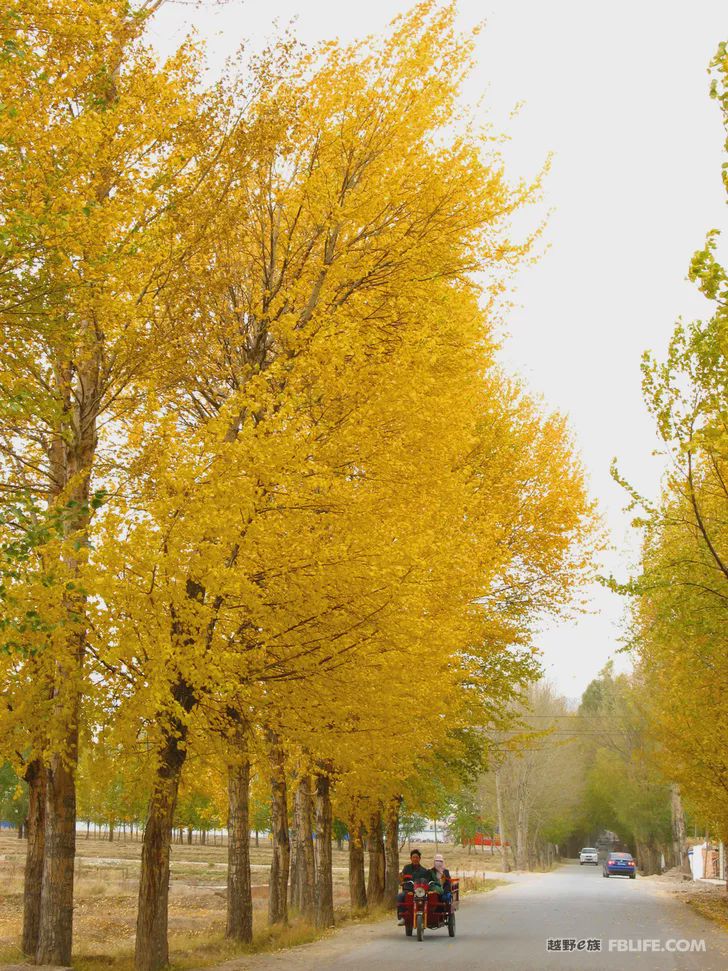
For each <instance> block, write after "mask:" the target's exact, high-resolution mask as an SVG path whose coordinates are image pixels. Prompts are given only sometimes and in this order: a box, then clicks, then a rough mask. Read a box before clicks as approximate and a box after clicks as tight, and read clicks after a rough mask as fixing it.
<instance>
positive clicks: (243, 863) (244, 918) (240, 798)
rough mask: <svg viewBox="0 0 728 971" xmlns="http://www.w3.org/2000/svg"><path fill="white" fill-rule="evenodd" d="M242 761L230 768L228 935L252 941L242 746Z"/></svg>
mask: <svg viewBox="0 0 728 971" xmlns="http://www.w3.org/2000/svg"><path fill="white" fill-rule="evenodd" d="M238 754H239V760H238V761H236V762H233V763H232V764H231V765H230V766H229V767H228V879H227V927H226V930H225V935H226V936H227V937H230V938H232V939H233V940H236V941H243V942H244V943H245V944H250V943H251V941H252V940H253V897H252V887H251V879H250V821H249V816H250V812H249V799H250V758H249V756H248V753H247V751H246V749H245V748H244V747H243V744H241V745H240V746H239V749H238Z"/></svg>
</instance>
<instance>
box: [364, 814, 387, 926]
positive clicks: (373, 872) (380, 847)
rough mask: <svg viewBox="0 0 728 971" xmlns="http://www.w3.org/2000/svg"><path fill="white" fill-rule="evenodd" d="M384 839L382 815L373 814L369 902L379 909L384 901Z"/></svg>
mask: <svg viewBox="0 0 728 971" xmlns="http://www.w3.org/2000/svg"><path fill="white" fill-rule="evenodd" d="M384 879H385V863H384V837H383V834H382V814H381V812H376V813H373V814H372V817H371V820H370V823H369V880H368V882H367V900H368V901H369V905H370V906H371V907H377V906H379V904H381V903H383V901H384Z"/></svg>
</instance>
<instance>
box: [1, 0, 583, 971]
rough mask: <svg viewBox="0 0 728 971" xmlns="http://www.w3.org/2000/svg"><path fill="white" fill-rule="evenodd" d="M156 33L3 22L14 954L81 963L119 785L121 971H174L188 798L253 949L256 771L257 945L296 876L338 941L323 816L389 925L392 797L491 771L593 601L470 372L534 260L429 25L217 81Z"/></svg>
mask: <svg viewBox="0 0 728 971" xmlns="http://www.w3.org/2000/svg"><path fill="white" fill-rule="evenodd" d="M160 4H161V0H143V2H140V3H138V4H136V5H134V4H133V3H131V2H130V0H72V2H68V3H66V4H63V5H58V4H57V3H55V2H51V0H11V2H10V3H6V4H5V5H4V6H3V9H2V13H0V30H1V31H2V45H1V47H0V50H1V51H2V54H1V56H0V95H1V97H0V101H1V102H2V107H1V108H0V142H2V145H3V152H2V161H1V163H0V211H1V212H2V213H3V216H2V222H1V223H0V320H1V322H2V328H3V342H2V350H1V351H0V354H1V364H2V368H1V369H0V370H1V373H2V375H3V377H2V386H1V388H0V392H1V399H0V408H1V413H0V453H1V456H2V457H1V459H0V461H1V462H2V469H3V486H2V520H1V522H0V530H1V531H2V547H1V549H2V586H1V587H0V594H1V596H2V605H3V615H2V651H1V652H0V665H1V672H2V673H1V678H2V681H1V684H2V691H1V692H0V697H1V698H2V701H1V702H0V740H1V742H0V744H1V745H2V756H3V757H4V758H6V759H8V760H10V761H11V762H12V763H13V764H14V766H15V769H16V771H17V772H18V773H19V774H21V775H22V776H23V777H24V779H25V780H26V782H27V785H28V798H29V813H28V820H29V838H28V855H27V865H26V876H25V897H24V928H23V940H22V945H23V950H24V951H25V952H26V953H27V954H29V955H30V956H32V957H34V958H35V959H36V960H37V961H38V962H39V963H51V964H68V963H69V962H70V960H71V949H72V914H73V871H74V852H75V850H74V847H75V838H76V821H77V810H76V800H77V793H76V783H77V770H78V766H79V759H82V760H90V761H93V760H96V761H97V762H98V763H99V764H100V763H101V762H103V760H106V761H107V763H108V765H107V769H106V770H105V771H106V777H107V778H108V779H109V780H110V784H111V781H112V777H113V771H112V768H111V766H112V764H113V766H117V767H120V766H124V765H127V764H128V766H130V768H129V769H128V770H125V771H128V772H130V773H132V774H133V772H134V771H136V772H138V773H139V775H140V776H143V777H144V779H145V781H146V783H147V790H146V791H148V802H147V809H146V819H145V826H144V841H143V847H142V860H141V879H140V886H139V900H138V919H137V937H136V967H137V969H138V971H151V969H157V968H161V967H164V966H165V965H166V964H167V963H168V946H167V897H168V886H169V855H170V841H171V838H172V829H173V826H174V823H175V809H176V805H177V803H178V799H179V796H180V786H181V785H184V779H185V770H186V767H187V766H188V764H192V765H193V766H194V771H195V772H196V771H198V767H199V764H200V762H201V761H205V764H209V763H210V762H213V763H215V764H216V766H217V767H218V769H220V768H221V767H222V769H223V771H224V772H225V773H226V778H227V796H228V810H227V815H228V828H229V833H230V845H229V876H228V881H229V883H228V891H229V892H228V933H229V935H230V936H232V937H234V938H238V939H240V940H243V941H246V940H249V939H250V937H251V933H252V907H251V900H250V867H249V861H248V833H249V829H250V815H249V789H250V779H251V772H252V773H253V774H254V775H255V778H256V779H257V780H260V779H263V780H265V783H266V785H267V786H268V789H269V793H270V795H269V798H270V805H271V827H272V831H273V838H274V861H273V866H272V872H271V878H270V913H269V917H270V920H271V921H274V922H282V921H286V920H287V913H288V897H289V894H288V886H289V877H290V875H291V873H290V871H291V852H293V859H294V863H295V865H294V871H293V881H294V886H296V887H300V888H301V891H300V895H298V896H295V895H294V899H295V901H296V903H297V905H298V906H300V908H301V909H302V910H303V911H304V912H305V913H306V914H307V915H309V916H311V917H312V919H314V920H315V922H316V923H317V924H319V925H327V924H330V923H331V922H332V920H333V904H332V888H331V858H330V848H331V842H330V839H329V836H330V834H331V826H332V818H333V814H334V812H335V813H336V815H337V816H338V817H339V818H340V819H343V820H346V821H347V822H348V825H349V831H350V832H351V833H353V834H355V838H354V839H352V840H351V843H350V847H351V857H352V866H351V873H352V878H351V879H352V897H353V900H354V903H355V904H356V905H363V904H364V902H365V900H367V899H368V900H369V902H370V903H371V902H375V903H376V902H377V901H379V900H381V899H383V897H384V895H385V893H386V894H388V895H389V897H390V898H391V896H392V893H393V887H394V881H395V878H396V872H397V869H398V861H397V857H396V850H397V842H396V835H395V834H396V831H397V815H398V807H399V805H400V800H401V798H402V797H404V798H405V799H407V800H408V801H413V799H412V797H414V796H416V794H417V792H418V791H420V790H421V788H422V786H423V781H422V780H423V779H428V778H433V779H434V778H438V779H440V780H442V779H447V778H448V773H450V775H451V776H453V777H454V776H455V775H457V774H458V773H462V772H464V771H466V769H467V768H468V766H470V767H472V762H473V758H474V757H475V755H477V757H478V758H482V749H483V745H482V743H481V742H479V741H478V740H479V739H480V737H481V736H480V734H479V733H478V731H476V729H477V728H478V727H479V726H482V725H496V726H497V725H499V724H501V723H502V722H503V721H504V720H505V719H506V717H507V715H506V710H507V707H508V702H509V700H510V699H511V698H512V696H513V695H514V693H516V692H517V691H519V690H520V689H521V688H522V686H523V685H524V684H525V683H526V682H527V681H528V680H529V679H530V678H532V677H533V675H534V673H535V663H534V660H533V656H532V653H531V651H530V650H529V648H528V633H529V629H530V625H531V623H532V621H533V619H534V617H535V616H537V615H538V614H539V612H542V611H544V610H558V609H559V608H560V607H561V606H562V605H563V604H564V603H565V602H566V600H567V598H568V596H569V593H570V589H571V588H572V586H573V584H574V583H575V582H577V581H579V580H580V579H581V577H582V575H583V573H584V570H585V569H586V567H587V559H588V557H587V555H586V554H585V549H586V546H587V545H588V536H589V534H590V530H591V526H592V522H591V520H592V511H591V508H590V506H589V503H588V502H587V500H586V498H585V493H584V487H583V481H582V472H581V469H580V466H579V463H578V461H577V460H576V459H575V457H574V454H573V451H572V446H571V443H570V439H569V436H568V433H567V430H566V428H565V425H564V422H563V420H562V419H561V418H560V417H558V416H554V415H548V414H545V413H544V412H543V411H542V409H541V407H540V406H539V405H537V404H536V403H534V402H533V401H532V400H531V399H529V397H528V396H527V395H526V394H525V393H524V392H523V390H522V389H521V388H520V387H519V385H518V383H517V382H516V381H514V380H511V379H509V378H508V377H507V376H506V375H504V374H503V373H502V371H501V370H500V369H499V367H498V366H497V364H496V363H495V359H494V351H495V343H496V327H497V325H498V320H499V312H500V311H499V307H500V306H501V303H500V300H499V297H500V295H501V294H502V292H503V290H504V288H505V287H506V285H507V283H508V280H509V277H510V275H511V273H512V272H513V270H514V268H515V267H516V266H517V265H518V264H519V263H520V261H521V260H522V259H523V258H524V257H526V256H527V255H528V254H529V252H530V250H531V246H532V243H533V240H532V239H526V240H523V241H513V240H512V239H511V237H510V235H509V231H508V226H509V219H510V217H511V216H512V214H513V213H514V212H516V211H517V210H519V209H520V208H521V207H523V206H524V205H526V204H528V203H529V202H530V201H531V200H532V199H533V198H534V194H535V193H536V192H537V191H538V182H536V183H534V184H521V183H518V184H509V182H508V181H506V178H505V175H504V172H503V167H502V164H501V161H500V159H499V157H498V155H497V153H496V152H495V150H494V148H493V143H492V142H491V141H489V139H488V137H487V136H485V135H482V134H481V133H480V132H479V130H478V129H477V126H475V125H474V124H468V123H467V118H466V117H464V115H465V113H464V110H463V109H462V107H461V102H460V100H459V90H460V86H461V83H462V80H463V78H464V76H465V75H466V73H467V71H468V69H469V65H470V58H471V53H472V38H471V37H462V36H460V35H459V34H458V33H457V32H456V30H455V28H454V18H455V11H454V8H453V7H452V6H449V5H448V6H445V7H442V6H440V5H438V4H435V3H432V2H426V3H423V4H420V5H418V6H416V7H415V8H414V9H413V11H412V12H411V13H410V14H408V15H407V16H405V17H403V18H400V19H399V20H398V21H396V22H395V23H394V25H393V27H392V29H391V31H390V33H389V34H388V35H387V36H386V37H385V38H384V39H383V40H381V41H369V42H367V43H365V44H363V45H354V46H351V47H342V46H339V45H338V44H325V45H323V46H321V47H320V48H317V49H315V50H313V51H308V50H304V49H301V48H300V47H299V46H298V45H297V44H295V43H293V42H292V41H290V39H287V38H284V39H283V40H281V41H280V42H277V43H275V44H273V45H272V46H271V47H270V49H268V50H266V51H264V52H263V53H262V54H260V55H259V56H256V57H254V58H252V59H251V60H250V61H249V62H248V63H247V64H246V65H245V66H244V67H243V66H240V65H233V66H232V67H231V69H230V71H229V72H228V73H227V74H226V75H225V77H224V79H222V80H220V81H219V82H216V83H206V82H204V81H203V78H204V64H203V61H202V57H201V53H200V51H199V50H198V48H197V47H196V45H195V44H193V43H191V42H185V43H184V44H182V45H181V47H180V48H179V49H178V50H177V51H176V52H174V53H173V54H172V55H171V56H170V57H169V58H168V59H167V60H166V61H165V62H164V63H160V62H159V59H158V58H157V56H156V54H155V52H154V51H153V50H152V49H151V47H150V45H149V42H148V40H146V34H147V30H148V25H149V21H150V18H151V17H152V15H153V14H154V12H155V11H156V9H157V8H158V7H159V6H160ZM476 271H477V277H476V276H475V273H476ZM415 726H416V730H414V729H415ZM473 753H475V755H474V754H473ZM99 760H100V761H99ZM418 787H419V788H418ZM290 811H292V813H293V816H294V819H295V824H296V825H295V828H296V834H297V835H296V841H295V843H294V845H293V847H292V846H291V842H290V835H289V812H290ZM312 829H315V830H316V832H317V833H318V834H319V837H320V838H319V839H318V840H317V842H316V854H315V855H314V853H313V843H312V839H311V831H312ZM365 831H366V832H367V833H368V845H369V847H370V853H372V852H374V853H375V859H374V864H375V865H374V866H373V868H372V867H370V878H369V886H368V887H366V888H365V887H364V885H363V858H362V854H361V838H360V837H361V835H362V834H363V833H364V832H365ZM372 847H374V848H375V849H374V851H373V850H372V849H371V848H372ZM312 875H314V876H315V879H314V880H313V881H312V880H311V877H312ZM312 886H313V890H314V892H313V893H312V894H308V890H309V888H311V887H312Z"/></svg>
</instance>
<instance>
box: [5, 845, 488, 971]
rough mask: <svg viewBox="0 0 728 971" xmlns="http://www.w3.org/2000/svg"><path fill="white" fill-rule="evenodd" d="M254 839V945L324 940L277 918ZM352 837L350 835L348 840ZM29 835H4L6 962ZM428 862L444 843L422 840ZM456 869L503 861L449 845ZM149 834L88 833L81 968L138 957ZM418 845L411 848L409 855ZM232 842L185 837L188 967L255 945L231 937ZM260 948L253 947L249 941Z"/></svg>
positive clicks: (343, 863)
mask: <svg viewBox="0 0 728 971" xmlns="http://www.w3.org/2000/svg"><path fill="white" fill-rule="evenodd" d="M260 844H261V845H260V846H259V847H256V846H254V845H253V846H251V865H252V871H253V884H254V887H255V889H254V931H255V944H254V950H256V951H264V950H267V949H276V948H284V947H288V946H291V945H296V944H302V943H305V942H307V941H313V940H316V939H317V938H318V937H319V936H320V934H319V933H318V932H316V931H315V930H314V929H313V928H311V927H309V926H308V925H306V924H305V923H303V922H302V921H300V920H296V919H294V920H293V921H292V923H291V926H290V927H289V928H286V929H275V930H271V929H270V928H268V927H267V922H266V916H267V882H268V868H269V866H270V860H271V855H272V854H271V849H270V846H269V845H268V844H267V840H264V839H263V838H261V840H260ZM345 845H346V844H344V846H345ZM25 847H26V844H25V841H24V840H19V839H17V837H16V836H15V834H13V833H10V834H7V833H3V834H1V835H0V965H1V964H3V963H14V962H15V963H17V962H21V961H22V955H21V953H20V951H19V949H18V946H17V945H18V941H19V939H20V931H21V924H22V905H23V899H22V891H23V867H24V861H25ZM421 849H422V852H423V857H424V860H425V863H428V864H429V863H430V862H431V859H430V858H431V857H432V856H434V853H435V846H434V844H424V845H422V846H421ZM437 849H438V850H439V851H440V852H442V853H443V854H444V855H445V860H446V862H447V865H448V866H449V867H450V869H451V870H452V871H458V872H466V873H468V874H472V875H474V876H475V877H476V878H477V879H482V877H483V876H485V874H487V873H492V871H493V870H497V869H499V868H500V859H499V857H498V855H497V854H494V855H491V853H490V851H486V852H485V853H484V852H483V851H482V850H481V849H478V850H473V851H472V852H470V853H468V851H467V850H464V849H463V848H462V847H453V846H450V845H447V844H445V845H443V844H440V845H439V846H438V847H437ZM140 853H141V843H140V842H138V841H137V840H129V839H126V840H124V839H121V840H119V839H115V840H114V841H113V842H109V841H108V840H95V839H88V840H87V839H85V837H84V834H83V833H79V837H78V842H77V860H76V908H75V915H74V938H75V947H74V967H75V968H77V969H78V971H105V969H114V971H128V969H130V968H131V966H132V955H133V949H134V932H135V924H136V901H137V890H138V881H139V859H140ZM407 856H408V848H407V847H406V846H405V847H404V848H403V850H402V859H403V862H404V860H405V859H406V858H407ZM226 857H227V847H225V846H220V845H217V846H213V845H206V846H201V845H199V844H193V845H188V844H186V843H175V844H173V847H172V873H171V881H170V908H169V929H170V952H171V954H172V956H173V966H174V967H175V968H176V969H180V971H184V969H190V968H198V967H203V966H210V965H214V964H218V963H220V962H222V961H225V960H226V959H229V958H232V957H234V956H236V955H237V956H239V955H240V954H241V953H245V949H242V948H240V947H239V946H238V945H232V944H230V943H229V942H228V941H226V940H225V938H224V932H225V908H226V882H227V862H226ZM333 863H334V903H335V906H336V908H337V917H338V919H339V920H340V921H343V920H346V919H348V903H349V892H348V882H349V871H348V853H347V851H346V849H343V850H338V849H337V848H336V847H334V850H333ZM248 950H250V949H248Z"/></svg>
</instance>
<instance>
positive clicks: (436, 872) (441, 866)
mask: <svg viewBox="0 0 728 971" xmlns="http://www.w3.org/2000/svg"><path fill="white" fill-rule="evenodd" d="M432 875H433V876H434V878H435V879H436V880H437V882H438V883H439V884H440V886H441V887H442V889H443V897H444V899H445V900H449V899H450V887H451V884H450V871H449V870H448V869H447V867H446V866H445V860H444V857H443V855H442V853H435V863H434V866H433V867H432Z"/></svg>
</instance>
